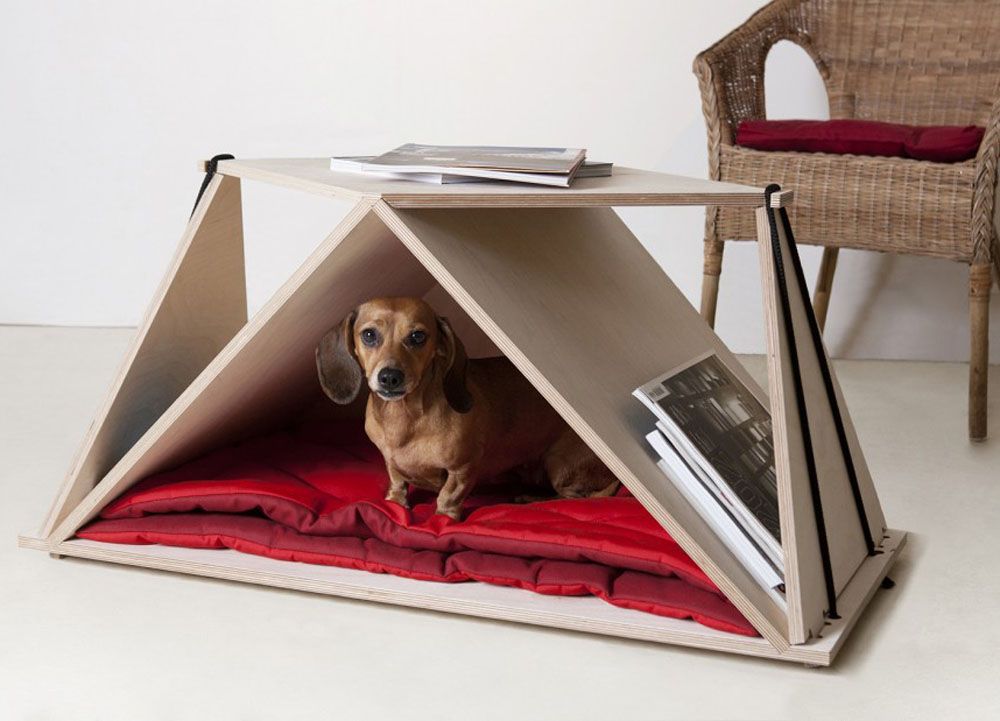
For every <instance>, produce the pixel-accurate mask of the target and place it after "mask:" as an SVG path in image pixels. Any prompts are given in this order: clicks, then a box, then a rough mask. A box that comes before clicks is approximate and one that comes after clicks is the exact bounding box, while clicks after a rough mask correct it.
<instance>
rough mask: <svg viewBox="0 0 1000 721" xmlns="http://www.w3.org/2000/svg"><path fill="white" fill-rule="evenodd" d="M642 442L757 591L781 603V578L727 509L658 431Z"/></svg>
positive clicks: (782, 587) (780, 574)
mask: <svg viewBox="0 0 1000 721" xmlns="http://www.w3.org/2000/svg"><path fill="white" fill-rule="evenodd" d="M646 440H647V441H648V442H649V444H650V446H652V448H653V449H654V450H655V451H656V453H657V454H658V455H659V456H660V458H661V460H659V461H658V462H657V466H659V468H660V470H661V471H663V474H664V475H665V476H666V477H667V478H669V479H670V481H671V482H672V483H673V484H674V486H676V487H677V489H678V490H679V491H680V492H681V494H682V495H683V496H684V497H685V499H687V501H688V503H690V504H691V506H692V507H693V508H694V509H695V511H696V512H697V513H698V515H700V516H701V517H702V518H703V519H704V520H705V522H706V523H708V525H709V526H710V527H711V528H712V530H713V531H715V533H716V535H717V536H719V538H720V539H722V542H723V543H724V544H725V545H726V547H727V548H728V549H729V550H730V551H731V552H732V553H733V555H735V556H736V557H737V558H739V559H740V561H741V562H742V563H743V565H744V566H745V567H746V568H747V570H749V571H750V574H751V575H752V576H753V577H754V578H755V579H756V581H757V582H758V583H759V584H760V586H761V588H763V589H764V590H766V591H768V593H769V594H770V595H771V596H772V597H773V598H774V599H775V600H777V601H779V602H780V603H784V602H785V597H784V576H783V574H782V573H781V571H780V570H779V569H777V568H775V567H774V565H773V564H772V563H771V560H770V559H769V558H768V557H767V554H765V553H764V552H763V551H762V550H761V548H760V546H759V545H758V544H756V543H755V542H754V541H753V539H752V538H751V537H750V536H749V535H748V534H747V533H746V531H744V530H743V528H742V526H740V524H739V523H738V522H737V520H736V519H735V517H734V516H733V514H732V513H731V512H730V511H729V509H727V508H725V507H724V506H721V505H719V504H718V503H717V502H716V499H715V496H714V495H713V494H712V493H711V492H710V491H709V490H708V489H707V488H706V487H705V485H704V484H703V483H702V482H701V481H700V480H699V478H698V477H697V475H696V474H695V473H694V472H693V471H692V470H691V468H690V466H688V464H687V463H686V462H685V461H684V459H683V458H682V457H681V455H680V454H679V453H678V452H677V450H676V449H675V448H674V447H673V446H672V445H671V444H670V442H669V441H668V440H667V439H666V438H665V437H664V436H663V435H662V434H661V433H660V432H659V431H653V432H651V433H649V434H648V435H647V436H646Z"/></svg>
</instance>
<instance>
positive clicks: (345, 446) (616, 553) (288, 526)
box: [78, 422, 756, 636]
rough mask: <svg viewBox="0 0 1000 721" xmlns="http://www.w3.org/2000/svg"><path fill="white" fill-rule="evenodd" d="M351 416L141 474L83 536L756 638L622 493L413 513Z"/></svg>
mask: <svg viewBox="0 0 1000 721" xmlns="http://www.w3.org/2000/svg"><path fill="white" fill-rule="evenodd" d="M359 425H360V424H358V423H352V424H350V425H349V426H345V425H338V424H330V423H315V422H311V423H309V424H305V425H303V426H302V427H299V428H294V429H290V430H287V431H283V432H280V433H275V434H272V435H269V436H266V437H262V438H257V439H254V440H251V441H247V442H245V443H241V444H239V445H236V446H231V447H227V448H223V449H221V450H218V451H216V452H213V453H211V454H209V455H207V456H205V457H203V458H201V459H199V460H196V461H193V462H191V463H188V464H185V465H183V466H181V467H179V468H177V469H175V470H172V471H169V472H167V473H161V474H159V475H156V476H153V477H151V478H148V479H146V480H145V481H142V482H141V483H139V484H137V485H136V486H134V487H132V488H131V489H129V490H128V491H127V492H125V494H124V495H122V496H121V497H119V498H118V499H117V500H115V501H114V502H113V503H111V505H109V506H108V507H106V508H105V509H104V511H103V512H102V513H101V517H100V518H99V519H98V520H96V521H94V522H93V523H91V524H89V525H88V526H86V527H84V528H83V529H81V530H80V532H79V534H78V535H79V536H80V537H82V538H87V539H91V540H95V541H105V542H110V543H130V544H138V543H160V544H166V545H174V546H187V547H191V548H233V549H236V550H239V551H243V552H245V553H254V554H258V555H262V556H269V557H271V558H278V559H282V560H286V561H301V562H305V563H318V564H326V565H332V566H341V567H345V568H355V569H364V570H367V571H374V572H377V573H392V574H396V575H400V576H406V577H408V578H416V579H421V580H430V581H439V582H460V581H483V582H487V583H495V584H500V585H504V586H516V587H518V588H524V589H529V590H532V591H536V592H538V593H546V594H556V595H563V596H581V595H594V596H598V597H600V598H602V599H604V600H606V601H608V602H609V603H612V604H614V605H616V606H621V607H624V608H629V609H635V610H639V611H646V612H649V613H654V614H658V615H662V616H670V617H674V618H692V619H695V620H696V621H699V622H700V623H703V624H705V625H706V626H710V627H712V628H716V629H720V630H723V631H729V632H733V633H739V634H743V635H748V636H753V635H756V631H755V630H754V628H753V627H752V626H751V625H750V624H749V623H748V622H747V621H746V620H745V619H744V618H743V617H742V615H741V614H740V613H739V611H737V609H736V608H735V607H734V606H733V605H732V604H731V603H730V602H729V601H728V600H727V599H726V598H725V597H724V596H723V595H722V594H721V593H720V592H719V591H718V590H717V589H716V588H715V586H714V585H713V584H712V582H711V581H710V580H709V579H708V577H707V576H705V574H704V573H703V572H702V571H701V570H700V569H699V568H698V567H697V566H696V565H695V564H694V563H693V562H692V561H691V559H690V558H688V557H687V555H686V554H685V553H684V552H683V551H682V550H681V548H680V547H679V546H678V545H677V544H676V543H675V542H674V541H673V539H672V538H670V536H668V535H667V533H666V532H665V531H664V530H663V529H662V528H661V527H660V526H659V524H657V522H656V521H655V520H654V519H653V518H652V517H651V516H650V515H649V514H648V513H647V512H646V510H645V509H643V508H642V506H641V505H640V504H639V502H638V501H636V500H635V499H634V498H632V497H631V496H630V495H629V494H628V493H626V492H624V491H623V492H621V493H619V495H618V496H616V497H612V498H592V499H556V500H551V501H542V502H536V503H529V504H516V503H512V502H511V499H512V498H513V497H514V495H515V494H516V493H521V492H523V491H524V490H525V489H523V488H521V489H515V488H506V489H504V488H499V489H498V488H497V487H495V486H490V487H488V488H486V487H484V488H482V489H477V493H476V494H475V495H474V496H473V497H472V498H470V499H469V500H468V501H467V502H466V504H465V514H466V515H465V519H464V520H463V521H461V522H456V521H454V520H452V519H451V518H448V517H446V516H441V515H438V514H435V513H434V502H435V497H434V495H433V494H428V493H424V492H419V491H415V492H412V493H411V496H410V501H411V506H412V509H410V510H408V509H405V508H402V507H401V506H399V505H397V504H394V503H390V502H388V501H384V500H383V499H382V496H383V495H384V493H385V488H386V485H387V482H388V478H387V476H386V473H385V467H384V465H383V462H382V458H381V456H380V455H379V453H378V451H377V449H376V448H375V447H374V446H372V445H371V443H370V442H369V441H368V439H367V438H366V437H365V436H364V433H363V432H362V430H361V429H360V427H359ZM535 492H536V493H537V489H535Z"/></svg>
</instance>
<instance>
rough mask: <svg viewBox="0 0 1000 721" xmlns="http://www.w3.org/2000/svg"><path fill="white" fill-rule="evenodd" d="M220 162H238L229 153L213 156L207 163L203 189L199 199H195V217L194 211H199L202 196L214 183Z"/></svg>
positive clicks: (199, 193) (199, 192)
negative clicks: (213, 177) (211, 183)
mask: <svg viewBox="0 0 1000 721" xmlns="http://www.w3.org/2000/svg"><path fill="white" fill-rule="evenodd" d="M220 160H236V156H235V155H230V154H229V153H222V154H221V155H216V156H213V158H212V159H211V160H209V161H208V162H207V163H205V179H204V180H202V181H201V188H199V190H198V197H197V198H195V199H194V207H193V208H191V216H194V211H196V210H198V203H200V202H201V196H203V195H204V194H205V191H206V190H208V184H209V183H210V182H212V176H213V175H215V170H216V168H218V167H219V161H220Z"/></svg>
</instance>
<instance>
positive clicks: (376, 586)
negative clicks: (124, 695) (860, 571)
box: [18, 536, 827, 664]
mask: <svg viewBox="0 0 1000 721" xmlns="http://www.w3.org/2000/svg"><path fill="white" fill-rule="evenodd" d="M18 543H19V545H20V546H21V547H23V548H30V549H35V550H40V551H46V552H48V553H50V554H52V555H56V556H68V557H72V558H81V559H86V560H92V561H103V562H109V563H118V564H122V565H127V566H136V567H142V568H150V569H154V570H161V571H170V572H175V573H184V574H189V575H194V576H202V577H207V578H219V579H223V580H228V581H238V582H241V583H252V584H256V585H262V586H270V587H274V588H285V589H290V590H294V591H303V592H307V593H319V594H324V595H329V596H337V597H342V598H350V599H355V600H362V601H374V602H378V603H389V604H393V605H398V606H406V607H409V608H421V609H426V610H431V611H439V612H444V613H455V614H460V615H466V616H475V617H478V618H488V619H493V620H499V621H512V622H516V623H525V624H529V625H536V626H546V627H551V628H560V629H565V630H569V631H582V632H586V633H594V634H599V635H605V636H614V637H618V638H626V639H633V640H638V641H651V642H654V643H663V644H671V645H679V646H685V647H689V648H699V649H705V650H713V651H725V652H728V653H737V654H741V655H748V656H757V657H761V658H771V659H777V660H788V661H799V662H806V663H815V664H825V663H827V660H826V655H825V654H824V653H818V654H814V653H809V652H808V651H807V652H805V653H796V654H793V655H792V656H783V655H781V654H780V653H779V652H778V651H777V650H776V649H775V648H774V647H773V646H771V644H770V643H768V642H767V640H766V639H764V638H763V637H757V638H749V637H745V636H739V635H737V634H729V633H724V632H722V631H715V630H713V629H710V628H707V627H705V626H701V625H700V624H698V623H696V622H695V621H690V620H681V619H672V618H664V617H660V616H653V615H650V614H645V613H642V612H640V611H630V610H627V609H622V608H617V607H615V606H612V605H610V604H608V603H606V602H604V601H602V600H600V599H597V598H593V597H560V596H545V595H542V594H535V593H532V592H530V591H524V590H522V589H516V588H506V587H501V586H491V585H488V584H482V583H461V584H449V583H433V582H430V581H417V580H413V579H408V578H401V577H398V576H392V575H387V574H373V573H369V572H367V571H358V570H352V569H342V568H336V567H331V566H316V565H310V564H304V563H292V562H289V561H277V560H274V559H269V558H265V557H261V556H253V555H249V554H243V553H240V552H238V551H232V550H219V549H191V548H178V547H172V546H157V545H149V546H134V545H123V544H112V543H101V542H96V541H87V540H82V539H75V540H70V541H64V542H62V543H56V544H51V545H50V544H48V543H47V542H46V541H45V540H44V539H41V538H35V537H31V536H20V537H19V538H18Z"/></svg>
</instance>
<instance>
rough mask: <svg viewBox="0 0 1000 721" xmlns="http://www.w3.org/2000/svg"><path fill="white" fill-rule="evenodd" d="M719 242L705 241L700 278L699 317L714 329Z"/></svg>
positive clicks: (720, 248) (719, 260)
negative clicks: (703, 262)
mask: <svg viewBox="0 0 1000 721" xmlns="http://www.w3.org/2000/svg"><path fill="white" fill-rule="evenodd" d="M723 248H724V245H723V243H722V241H721V240H706V241H705V264H704V268H703V271H702V273H703V274H702V277H701V317H702V318H704V319H705V320H706V321H707V322H708V324H709V325H710V326H711V327H713V328H714V327H715V307H716V305H717V304H718V302H719V275H721V274H722V251H723Z"/></svg>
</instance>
